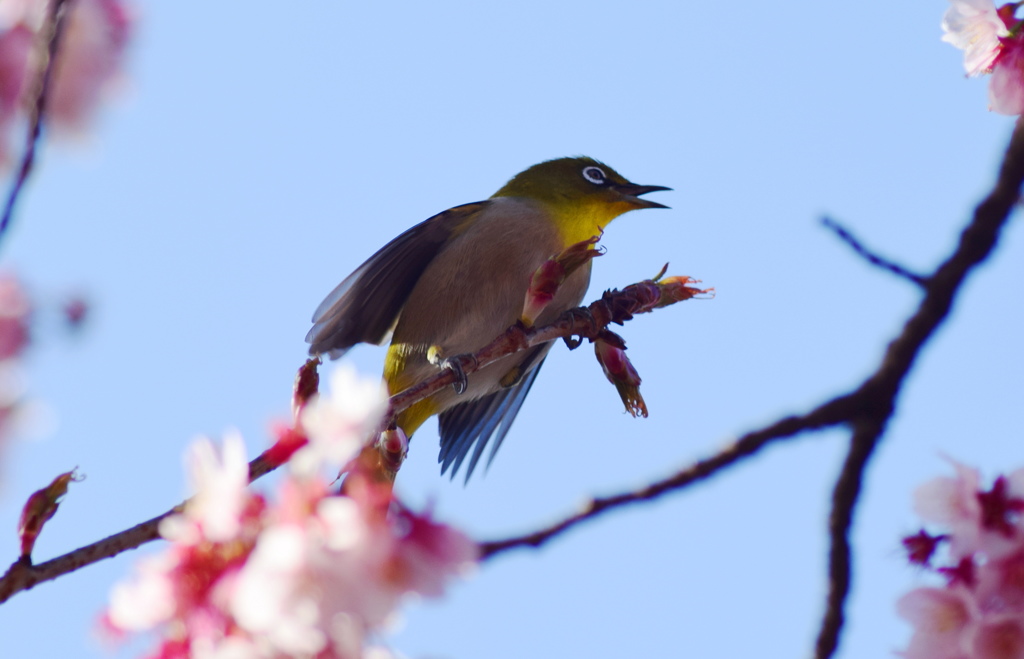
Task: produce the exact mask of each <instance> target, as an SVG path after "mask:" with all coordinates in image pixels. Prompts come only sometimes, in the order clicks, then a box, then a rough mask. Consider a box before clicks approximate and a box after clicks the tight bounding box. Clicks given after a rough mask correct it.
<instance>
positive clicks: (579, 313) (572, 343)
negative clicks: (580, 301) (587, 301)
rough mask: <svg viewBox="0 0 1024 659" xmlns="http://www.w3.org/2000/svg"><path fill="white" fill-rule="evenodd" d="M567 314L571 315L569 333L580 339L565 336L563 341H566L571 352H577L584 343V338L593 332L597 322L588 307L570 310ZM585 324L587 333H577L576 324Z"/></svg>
mask: <svg viewBox="0 0 1024 659" xmlns="http://www.w3.org/2000/svg"><path fill="white" fill-rule="evenodd" d="M566 313H568V314H569V331H570V332H572V333H573V334H576V335H578V336H579V338H578V339H577V338H573V337H572V336H571V335H570V336H563V337H562V340H563V341H565V345H566V347H567V348H569V350H575V349H576V348H579V347H580V344H582V343H583V338H584V337H585V336H587V335H588V334H590V333H591V332H592V331H593V328H594V326H595V325H596V324H597V321H596V320H595V319H594V314H592V313H590V309H588V308H587V307H576V308H575V309H569V310H568V311H567V312H566ZM577 322H579V323H581V324H585V325H586V327H587V329H586V331H579V332H577V331H576V323H577Z"/></svg>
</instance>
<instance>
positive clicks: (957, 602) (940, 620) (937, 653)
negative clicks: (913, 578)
mask: <svg viewBox="0 0 1024 659" xmlns="http://www.w3.org/2000/svg"><path fill="white" fill-rule="evenodd" d="M972 606H973V605H972V602H971V599H970V597H968V596H967V595H966V594H965V593H964V592H963V591H961V590H959V589H950V590H944V589H941V588H918V589H916V590H912V591H910V592H909V593H907V594H906V595H904V596H903V597H901V598H900V600H899V601H898V602H897V603H896V610H897V612H898V613H899V614H900V616H901V617H902V618H903V619H904V620H906V621H907V622H909V623H910V624H911V625H913V626H914V635H913V637H912V638H911V639H910V645H909V646H908V647H907V649H906V651H904V652H903V653H902V654H903V656H904V657H907V659H966V658H967V657H968V656H969V655H968V654H967V653H966V652H965V648H966V646H967V645H968V641H969V633H968V632H969V631H970V630H971V623H972V621H973V619H974V618H975V614H974V612H973V610H972Z"/></svg>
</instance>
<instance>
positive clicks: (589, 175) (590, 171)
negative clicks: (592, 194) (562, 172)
mask: <svg viewBox="0 0 1024 659" xmlns="http://www.w3.org/2000/svg"><path fill="white" fill-rule="evenodd" d="M583 178H585V179H587V180H588V181H590V182H591V183H593V184H594V185H602V184H603V183H604V170H603V169H601V168H600V167H594V166H590V167H584V168H583Z"/></svg>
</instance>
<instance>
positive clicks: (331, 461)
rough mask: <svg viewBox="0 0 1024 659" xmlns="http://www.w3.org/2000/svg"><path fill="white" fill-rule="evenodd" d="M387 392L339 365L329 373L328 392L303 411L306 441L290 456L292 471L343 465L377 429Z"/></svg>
mask: <svg viewBox="0 0 1024 659" xmlns="http://www.w3.org/2000/svg"><path fill="white" fill-rule="evenodd" d="M387 404H388V399H387V391H386V390H385V388H384V385H383V384H382V383H381V382H380V381H379V380H377V379H376V378H374V379H364V378H360V377H359V376H358V375H357V374H356V371H355V369H354V368H353V367H352V366H349V365H347V364H346V365H342V366H339V367H338V368H337V369H335V371H334V373H333V374H332V375H331V385H330V392H329V393H328V394H327V395H324V394H320V395H318V396H316V397H315V398H313V400H311V401H310V402H309V404H308V405H306V407H305V408H304V409H303V410H302V418H301V422H302V427H303V428H304V429H305V431H306V434H307V436H308V437H309V444H307V445H306V446H304V447H303V448H301V449H300V450H299V451H298V452H297V453H296V454H295V456H294V457H293V458H292V459H291V461H290V465H291V469H292V470H293V472H294V473H296V474H300V475H307V476H308V475H311V474H313V473H316V472H317V471H319V470H320V468H321V467H323V466H328V465H329V466H331V467H332V468H334V469H340V468H342V467H343V466H344V465H345V464H346V463H347V462H348V461H349V460H351V459H352V458H353V457H355V455H356V453H358V452H359V449H360V448H361V447H362V445H363V443H365V442H366V440H367V439H368V438H369V436H370V434H371V433H373V432H374V431H375V430H376V429H377V425H378V424H379V423H380V420H381V417H382V416H383V414H384V412H385V410H386V409H387Z"/></svg>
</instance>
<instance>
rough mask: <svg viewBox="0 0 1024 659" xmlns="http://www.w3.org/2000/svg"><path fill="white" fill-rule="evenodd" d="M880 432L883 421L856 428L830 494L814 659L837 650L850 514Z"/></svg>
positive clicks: (846, 575)
mask: <svg viewBox="0 0 1024 659" xmlns="http://www.w3.org/2000/svg"><path fill="white" fill-rule="evenodd" d="M886 416H887V417H888V414H886ZM884 429H885V426H884V422H883V423H878V422H877V420H876V421H864V422H861V423H859V424H858V425H857V427H856V428H855V430H854V432H853V437H851V438H850V450H849V452H848V453H847V454H846V461H845V463H844V464H843V469H842V471H841V472H840V474H839V478H838V480H837V481H836V486H835V488H834V490H833V492H832V513H831V515H829V520H828V530H829V555H828V596H827V599H826V605H825V615H824V616H823V619H822V622H821V628H820V629H819V631H818V641H817V643H816V644H815V648H814V656H815V659H823V658H825V657H831V656H832V654H833V653H834V652H835V651H836V648H837V647H839V634H840V632H841V631H842V628H843V623H844V621H845V612H844V603H845V602H846V598H847V596H848V595H849V593H850V583H851V581H852V578H851V568H850V564H851V558H852V555H853V550H852V548H851V545H850V537H849V536H850V527H851V525H852V524H853V511H854V508H855V507H856V504H857V500H858V498H859V496H860V490H861V482H862V479H863V476H864V468H865V467H866V466H867V462H868V459H869V458H870V457H871V454H872V452H874V450H875V447H876V446H877V445H878V440H879V439H880V438H881V436H882V432H883V431H884Z"/></svg>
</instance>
